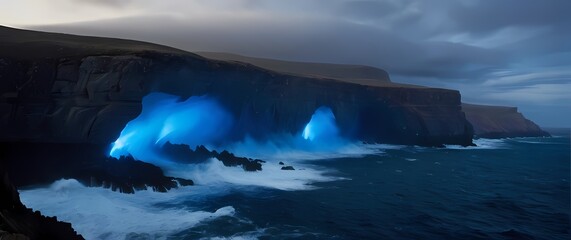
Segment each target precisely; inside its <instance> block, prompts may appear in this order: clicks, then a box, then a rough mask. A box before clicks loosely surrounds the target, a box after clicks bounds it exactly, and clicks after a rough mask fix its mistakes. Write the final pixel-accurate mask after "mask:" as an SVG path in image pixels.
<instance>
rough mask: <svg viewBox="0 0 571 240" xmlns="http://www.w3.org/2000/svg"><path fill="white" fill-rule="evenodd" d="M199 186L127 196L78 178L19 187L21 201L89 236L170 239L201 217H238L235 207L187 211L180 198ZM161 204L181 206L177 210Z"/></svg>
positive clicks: (193, 192)
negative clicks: (35, 187) (22, 189)
mask: <svg viewBox="0 0 571 240" xmlns="http://www.w3.org/2000/svg"><path fill="white" fill-rule="evenodd" d="M196 190H198V191H200V188H194V187H193V188H192V189H191V188H190V187H188V188H179V189H175V190H171V191H170V192H169V193H167V194H165V193H157V192H153V191H138V192H136V193H135V194H123V193H118V192H113V191H111V190H109V189H103V188H90V187H85V186H83V185H81V184H80V183H79V182H77V181H76V180H73V179H69V180H59V181H56V182H55V183H53V184H52V185H51V186H50V187H47V188H40V189H33V190H24V191H20V197H21V199H22V202H23V203H24V204H26V206H28V207H31V208H33V209H34V210H40V211H41V212H42V213H43V214H44V215H48V216H57V217H58V219H59V220H62V221H66V222H71V223H72V224H73V227H74V229H75V230H76V231H78V232H79V233H80V234H82V235H83V236H84V237H85V238H86V239H125V238H128V237H136V236H146V237H147V238H150V239H165V238H166V237H167V236H168V235H170V234H173V233H177V232H180V231H182V230H185V229H188V228H190V227H192V226H194V225H196V224H197V223H199V222H201V221H207V220H210V219H214V218H217V217H221V216H232V215H234V212H235V211H234V208H233V207H232V206H223V207H221V208H219V209H218V210H215V211H213V212H207V211H199V210H193V209H185V208H183V207H181V206H180V205H179V204H176V203H177V201H181V200H183V199H184V200H186V199H187V198H188V196H189V195H193V194H197V193H196ZM157 204H176V205H178V206H176V208H168V207H167V208H165V207H164V206H163V207H158V206H157Z"/></svg>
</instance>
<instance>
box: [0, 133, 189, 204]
mask: <svg viewBox="0 0 571 240" xmlns="http://www.w3.org/2000/svg"><path fill="white" fill-rule="evenodd" d="M108 149H109V147H108V146H106V145H97V144H85V143H83V144H81V143H75V144H71V143H41V142H40V143H30V142H7V143H6V142H4V143H0V155H1V156H3V158H2V161H3V163H4V168H5V169H6V170H7V171H8V172H10V173H12V175H11V176H12V181H13V183H14V184H15V185H16V186H28V185H36V184H47V183H51V182H53V181H55V180H59V179H61V178H74V179H76V180H78V181H79V182H80V183H82V184H84V185H86V186H90V187H105V188H111V189H112V190H113V191H119V192H123V193H134V192H135V191H136V190H145V189H147V187H150V188H152V189H153V190H155V191H159V192H165V191H167V190H169V189H171V188H176V187H178V186H179V184H180V185H182V186H185V185H192V184H193V182H192V181H191V180H186V179H180V178H172V177H167V176H165V175H164V174H163V171H162V170H161V169H160V168H159V167H157V166H154V165H152V164H149V163H146V162H141V161H137V160H135V159H133V158H132V157H121V158H120V159H115V158H112V157H107V156H105V154H104V153H105V152H106V151H108Z"/></svg>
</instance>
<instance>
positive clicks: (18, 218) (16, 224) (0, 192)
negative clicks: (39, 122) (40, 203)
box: [0, 163, 84, 240]
mask: <svg viewBox="0 0 571 240" xmlns="http://www.w3.org/2000/svg"><path fill="white" fill-rule="evenodd" d="M0 164H1V163H0ZM0 167H3V166H0ZM0 181H1V182H0V213H1V214H0V239H31V240H35V239H71V240H74V239H84V238H83V237H82V236H81V235H79V234H77V232H75V231H74V230H73V228H72V227H71V224H70V223H66V222H60V221H58V220H57V218H55V217H45V216H42V215H41V213H40V212H39V211H36V212H34V211H32V209H29V208H26V207H25V206H24V205H23V204H22V202H20V196H19V194H18V191H16V188H15V187H14V185H12V183H11V182H10V180H9V179H8V174H6V172H4V171H0Z"/></svg>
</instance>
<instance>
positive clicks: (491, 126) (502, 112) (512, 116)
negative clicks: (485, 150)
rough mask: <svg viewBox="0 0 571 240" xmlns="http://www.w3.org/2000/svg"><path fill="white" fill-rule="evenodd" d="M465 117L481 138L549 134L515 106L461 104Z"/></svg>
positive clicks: (541, 135)
mask: <svg viewBox="0 0 571 240" xmlns="http://www.w3.org/2000/svg"><path fill="white" fill-rule="evenodd" d="M462 109H463V110H464V112H465V113H466V118H467V119H468V121H470V123H472V125H473V126H474V133H475V135H476V136H477V137H482V138H506V137H544V136H550V135H549V133H547V132H545V131H543V130H542V129H541V128H540V127H539V126H538V125H537V124H535V123H534V122H532V121H530V120H528V119H527V118H525V117H524V116H523V115H522V114H521V113H519V112H518V111H517V108H516V107H502V106H486V105H474V104H466V103H465V104H463V105H462Z"/></svg>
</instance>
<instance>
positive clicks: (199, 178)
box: [167, 158, 340, 190]
mask: <svg viewBox="0 0 571 240" xmlns="http://www.w3.org/2000/svg"><path fill="white" fill-rule="evenodd" d="M289 165H291V166H293V167H294V168H295V170H294V171H291V170H281V168H282V167H283V166H282V165H279V164H278V163H276V162H267V163H265V164H263V166H262V168H263V170H262V171H256V172H246V171H244V170H243V169H242V168H241V167H226V166H224V164H222V162H221V161H218V160H217V159H214V158H213V159H210V160H209V161H207V162H206V163H203V164H186V165H178V166H172V168H167V175H171V176H176V177H183V178H190V179H192V180H193V181H194V182H195V183H196V184H197V185H203V186H212V187H216V186H220V185H225V184H230V185H236V186H257V187H267V188H275V189H280V190H308V189H313V186H312V185H311V183H314V182H324V181H332V180H336V179H340V178H336V177H332V176H326V173H327V172H328V171H327V170H325V169H317V168H316V167H315V166H310V165H307V164H302V163H295V164H289Z"/></svg>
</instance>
